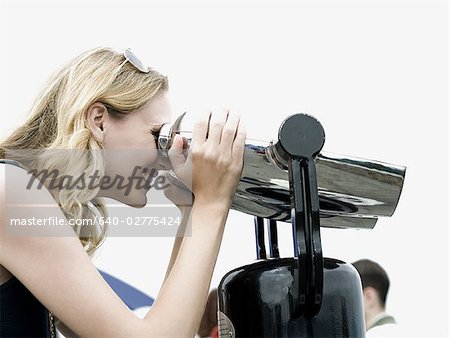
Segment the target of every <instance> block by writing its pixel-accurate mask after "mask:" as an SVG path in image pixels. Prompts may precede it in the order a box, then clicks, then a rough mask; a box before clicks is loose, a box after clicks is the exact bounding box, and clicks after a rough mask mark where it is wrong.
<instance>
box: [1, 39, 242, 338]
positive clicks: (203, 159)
mask: <svg viewBox="0 0 450 338" xmlns="http://www.w3.org/2000/svg"><path fill="white" fill-rule="evenodd" d="M167 91H168V82H167V78H166V77H164V76H162V75H161V74H159V73H158V72H157V71H155V70H153V69H147V68H145V67H144V68H143V67H142V65H141V64H139V62H138V60H135V59H133V58H132V57H130V55H128V56H127V55H126V54H124V53H119V52H116V51H113V50H111V49H108V48H97V49H94V50H91V51H88V52H86V53H84V54H82V55H80V56H79V57H77V58H75V59H74V60H73V61H71V62H70V63H69V64H67V65H66V66H65V67H63V68H62V69H61V70H60V71H59V72H57V73H56V74H55V75H53V77H52V78H51V79H50V80H49V82H48V83H47V84H46V86H45V88H44V89H43V91H42V92H41V94H40V95H39V97H38V99H37V100H36V102H35V104H34V106H33V107H32V110H31V114H30V117H29V119H28V120H27V121H26V122H25V124H24V125H23V126H21V127H20V128H18V129H17V130H16V131H15V132H14V133H13V134H12V135H11V136H9V137H8V138H7V139H6V140H5V141H4V142H3V143H1V144H0V159H1V158H7V159H8V158H12V157H13V158H14V159H15V160H17V162H8V163H6V164H0V170H1V171H0V284H1V285H0V291H1V297H2V298H1V299H0V301H1V302H2V303H1V304H0V306H2V311H1V313H2V317H1V322H0V324H1V328H0V333H1V334H3V335H10V336H14V335H16V336H18V335H22V336H26V335H28V336H39V335H43V336H45V335H46V334H47V333H48V332H51V331H53V329H52V325H51V324H52V321H50V325H49V327H48V328H47V325H48V321H47V317H46V315H47V314H48V315H49V316H50V317H52V315H53V316H54V317H55V318H57V319H58V320H57V323H58V328H59V329H60V330H61V332H62V333H63V334H64V335H65V336H67V337H71V336H80V337H96V338H97V337H164V336H165V337H193V336H194V335H195V333H196V332H197V329H198V326H199V323H200V319H201V316H202V313H203V310H204V308H205V304H206V299H207V296H208V290H209V284H210V280H211V275H212V273H213V269H214V265H215V261H216V258H217V255H218V251H219V247H220V243H221V239H222V234H223V230H224V225H225V221H226V218H227V214H228V211H229V208H230V205H231V200H232V196H233V195H234V192H235V189H236V186H237V183H238V181H239V177H240V174H241V171H242V161H243V151H244V141H245V137H246V132H245V129H244V127H243V125H242V123H240V121H239V116H238V115H236V114H232V113H229V112H225V113H222V114H216V113H214V114H212V113H208V114H206V116H205V118H204V119H203V120H201V121H199V122H197V123H196V125H195V127H194V131H193V140H192V144H191V150H190V152H189V155H188V156H187V158H185V156H184V155H183V153H182V150H183V140H182V139H181V137H177V138H176V139H175V140H174V142H173V145H172V148H171V150H170V152H169V158H170V161H171V165H172V167H173V170H174V172H175V173H176V174H177V176H178V177H179V178H180V179H181V181H182V182H183V183H185V185H187V186H188V187H190V188H191V190H192V193H193V195H194V203H193V205H192V208H190V209H184V212H183V221H182V224H186V222H187V221H188V220H190V221H191V226H192V236H190V237H185V238H178V239H177V240H175V244H174V248H173V251H172V256H171V259H170V263H169V267H168V269H167V273H166V278H165V280H164V283H163V285H162V287H161V290H160V292H159V295H158V297H157V299H156V301H155V303H154V305H153V306H152V308H151V309H150V311H149V312H148V314H147V315H146V316H145V318H143V319H140V318H138V317H137V316H135V315H134V313H133V312H131V311H130V310H129V309H128V308H127V307H126V306H125V304H124V303H123V302H122V301H121V300H120V298H119V297H118V296H117V295H116V294H115V293H114V292H113V291H112V290H111V288H110V287H109V286H108V285H107V284H106V283H105V281H104V280H103V279H102V277H101V276H100V274H99V273H98V272H97V270H96V268H95V266H94V265H93V264H92V263H91V260H90V256H92V254H93V252H94V251H95V249H96V248H98V246H99V245H100V243H101V242H102V239H103V238H104V235H105V233H106V230H107V229H106V227H105V226H104V224H100V225H102V226H100V227H97V228H90V229H89V230H88V231H83V230H84V229H82V228H80V227H79V226H73V227H71V226H70V225H68V224H67V223H66V224H67V225H65V227H66V228H65V229H64V230H65V231H68V232H70V233H71V234H72V235H73V236H64V237H61V236H59V237H56V236H43V235H42V234H41V235H39V236H18V235H14V234H11V229H10V223H8V224H7V221H8V219H9V218H10V210H13V207H9V205H15V204H20V202H22V201H23V200H24V199H26V201H27V202H28V203H30V204H31V205H32V204H33V201H34V202H35V203H39V204H40V205H46V206H50V207H48V208H43V207H42V208H32V207H29V208H21V209H19V210H20V217H21V218H28V219H31V218H33V217H35V218H36V217H46V218H50V217H54V218H65V219H66V220H68V221H69V220H76V219H81V218H83V219H84V218H86V219H94V218H95V217H96V215H97V217H98V214H101V215H102V216H106V209H105V206H104V205H103V202H102V197H111V198H114V199H116V200H119V201H120V202H122V203H125V204H128V205H132V206H137V207H142V206H144V205H145V204H146V202H147V200H146V193H147V190H148V186H146V188H145V189H137V188H133V189H132V190H130V191H128V192H127V193H126V192H124V191H123V189H119V188H118V187H115V186H111V185H110V186H109V187H108V188H107V189H106V188H103V186H102V185H101V184H98V185H97V186H95V188H92V189H89V188H87V187H84V188H82V189H65V188H64V187H63V186H62V185H60V184H59V185H58V184H52V183H54V182H52V181H58V180H60V179H61V177H63V176H64V175H66V176H67V175H71V176H72V177H79V176H80V175H82V174H83V173H85V174H89V175H90V177H92V176H94V177H96V179H97V180H98V181H99V182H101V180H102V179H103V178H105V177H117V176H122V177H127V176H130V175H131V170H133V168H137V167H138V168H145V169H147V171H146V172H148V170H149V169H155V168H156V169H158V154H157V153H156V149H157V145H156V143H155V135H157V133H158V130H159V128H160V127H161V125H162V124H164V123H167V122H169V121H170V119H171V111H170V103H169V98H168V94H167ZM29 149H40V150H43V151H38V152H37V155H36V154H34V153H32V154H34V155H30V153H29V152H26V155H22V153H21V152H20V151H19V150H29ZM60 149H69V150H71V152H70V153H69V154H70V155H67V152H63V155H61V154H60V153H58V151H59V150H60ZM123 149H127V150H136V152H134V151H129V152H126V153H124V152H121V150H123ZM53 150H54V151H53ZM142 150H148V152H146V153H145V152H144V153H143V152H142ZM100 153H101V154H106V155H105V156H101V155H100ZM64 154H65V155H64ZM117 154H122V155H121V156H118V155H117ZM137 154H138V155H137ZM143 154H145V155H144V156H143ZM124 156H126V158H124ZM17 163H19V164H20V166H21V167H23V168H25V169H26V170H24V169H22V168H20V167H18V166H14V165H10V164H17ZM44 169H51V170H54V169H56V170H57V171H58V173H59V175H58V176H52V179H50V180H48V179H47V180H43V184H44V186H45V187H46V188H47V189H39V187H37V185H33V186H32V187H31V188H30V186H29V182H30V181H32V180H33V177H32V176H31V175H32V173H34V175H35V176H36V173H37V172H39V170H41V171H42V170H44ZM30 170H35V171H34V172H33V171H32V173H31V174H30ZM6 171H7V175H6V178H5V172H6ZM146 172H144V173H142V177H144V175H145V174H146ZM95 173H97V174H98V175H97V176H95V175H94V174H95ZM211 173H214V175H211ZM147 175H148V174H147ZM85 177H87V176H85ZM206 177H207V180H206V179H205V178H206ZM10 179H14V185H13V186H11V184H8V182H9V180H10ZM57 183H58V182H57ZM59 183H61V182H59ZM27 185H28V186H27ZM81 186H82V185H81ZM171 189H172V190H173V189H174V188H173V187H172V188H171ZM168 195H169V197H170V196H175V195H177V194H174V193H173V191H172V192H171V193H170V194H168ZM6 204H8V206H6ZM186 210H188V211H186ZM189 211H190V212H189ZM97 225H98V224H97ZM152 260H153V258H150V259H149V262H148V265H151V264H152ZM192 271H195V273H192ZM5 285H6V287H5ZM27 292H29V294H26V293H27ZM11 297H16V299H13V300H12V301H11ZM19 301H20V302H19ZM46 309H48V311H49V312H47V310H46ZM30 330H31V331H30ZM33 330H34V331H33Z"/></svg>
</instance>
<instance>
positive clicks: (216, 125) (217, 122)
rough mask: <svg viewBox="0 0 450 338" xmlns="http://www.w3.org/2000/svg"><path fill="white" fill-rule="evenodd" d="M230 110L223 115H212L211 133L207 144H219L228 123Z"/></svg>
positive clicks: (209, 132)
mask: <svg viewBox="0 0 450 338" xmlns="http://www.w3.org/2000/svg"><path fill="white" fill-rule="evenodd" d="M228 113H229V110H228V109H225V111H223V112H221V113H214V114H212V115H211V120H210V122H209V131H208V138H207V142H208V143H212V144H219V143H220V139H221V137H222V130H223V127H224V125H225V123H226V121H227V118H228Z"/></svg>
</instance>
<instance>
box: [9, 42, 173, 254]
mask: <svg viewBox="0 0 450 338" xmlns="http://www.w3.org/2000/svg"><path fill="white" fill-rule="evenodd" d="M167 90H168V79H167V77H166V76H163V75H161V74H160V73H158V72H157V71H156V70H154V69H151V70H150V72H149V73H143V72H141V71H139V70H138V69H136V68H135V67H134V66H133V65H132V64H130V62H128V61H127V60H126V59H125V57H124V56H123V54H122V53H120V52H117V51H114V50H113V49H110V48H104V47H100V48H95V49H92V50H89V51H87V52H85V53H83V54H81V55H80V56H78V57H76V58H75V59H73V60H72V61H70V62H69V63H68V64H67V65H65V66H64V67H62V68H61V69H60V70H59V71H57V72H56V73H55V74H53V75H52V76H51V77H50V79H49V80H48V82H47V83H46V84H45V86H44V88H43V90H42V91H41V93H40V94H39V96H38V97H37V99H36V101H35V102H34V104H33V106H32V108H31V111H30V114H29V117H28V119H27V121H26V122H25V123H24V124H23V125H22V126H20V127H19V128H18V129H16V130H15V131H14V132H13V133H12V134H11V135H10V136H9V137H8V138H7V139H6V140H5V141H3V142H2V143H0V158H7V156H8V158H11V157H14V154H17V153H18V152H17V150H32V149H34V150H38V149H39V150H53V149H54V150H58V149H59V150H63V149H70V150H81V151H72V152H71V155H70V156H69V158H67V157H64V156H62V157H59V156H56V157H55V156H52V155H51V154H52V152H50V153H45V152H44V155H43V156H42V155H41V156H40V157H39V158H38V159H37V158H35V159H34V160H28V163H24V162H27V161H26V160H24V159H20V155H17V158H12V159H15V160H18V161H19V162H21V163H22V164H24V165H25V166H26V167H28V168H30V167H31V168H33V169H43V168H44V169H46V170H49V171H50V170H52V169H57V170H58V172H59V173H60V174H61V175H62V176H64V175H73V176H72V177H79V176H80V175H82V174H83V173H85V174H86V175H91V174H94V173H96V172H97V173H98V174H99V175H100V176H102V175H103V174H104V173H105V168H104V162H103V158H102V156H101V155H100V151H99V150H101V149H103V145H102V144H101V143H99V142H98V141H97V140H96V139H95V138H94V137H93V134H92V132H91V130H90V129H89V127H88V121H87V111H88V109H89V107H90V105H91V104H92V103H94V102H102V103H104V104H105V105H106V106H108V107H110V108H112V109H109V110H108V112H109V113H110V114H111V115H112V116H113V117H115V118H122V117H124V116H125V115H126V114H130V113H131V112H133V111H134V110H136V109H138V108H140V107H142V106H143V105H145V104H146V103H147V102H149V101H150V100H152V99H154V98H156V97H157V96H159V95H161V94H163V93H164V92H166V91H167ZM45 154H48V155H45ZM98 189H99V188H97V189H92V190H88V189H84V190H80V189H73V190H70V191H67V190H61V191H58V192H55V191H53V193H52V191H50V192H51V193H52V195H53V197H54V198H55V200H56V201H57V202H58V204H59V206H60V208H61V210H62V212H63V213H64V214H65V216H66V217H68V218H72V219H77V218H78V219H79V218H86V217H87V218H91V219H94V218H95V212H94V210H92V207H89V205H90V203H92V204H94V205H95V206H96V207H97V209H98V211H99V212H100V213H101V214H102V216H106V214H107V212H106V208H105V205H104V202H103V201H102V199H101V198H98V197H95V196H96V195H97V193H98ZM74 230H75V232H76V233H77V235H78V237H79V239H80V241H81V243H82V244H83V246H84V248H85V250H86V252H87V253H88V254H89V255H90V256H92V254H93V253H94V251H95V250H96V249H97V248H98V247H99V246H100V245H101V243H102V242H103V240H104V238H105V236H106V231H107V227H106V225H105V224H103V225H102V226H100V227H99V228H98V229H97V230H96V231H93V230H92V229H91V230H90V231H89V233H88V234H85V233H83V234H81V228H79V227H77V226H74Z"/></svg>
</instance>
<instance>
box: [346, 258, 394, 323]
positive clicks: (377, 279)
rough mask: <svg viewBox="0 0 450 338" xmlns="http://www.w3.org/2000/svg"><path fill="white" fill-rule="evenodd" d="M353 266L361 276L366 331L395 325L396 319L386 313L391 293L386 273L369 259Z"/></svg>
mask: <svg viewBox="0 0 450 338" xmlns="http://www.w3.org/2000/svg"><path fill="white" fill-rule="evenodd" d="M352 264H353V266H354V267H355V268H356V270H357V271H358V273H359V275H360V276H361V283H362V287H363V298H364V318H365V322H366V331H371V330H372V329H373V328H375V327H378V326H384V325H388V324H389V325H395V324H396V321H395V319H394V317H392V316H391V315H388V314H387V313H386V311H385V308H386V298H387V294H388V291H389V277H388V275H387V273H386V271H385V270H384V269H383V268H382V267H381V266H380V265H379V264H378V263H375V262H373V261H371V260H368V259H361V260H358V261H356V262H354V263H352Z"/></svg>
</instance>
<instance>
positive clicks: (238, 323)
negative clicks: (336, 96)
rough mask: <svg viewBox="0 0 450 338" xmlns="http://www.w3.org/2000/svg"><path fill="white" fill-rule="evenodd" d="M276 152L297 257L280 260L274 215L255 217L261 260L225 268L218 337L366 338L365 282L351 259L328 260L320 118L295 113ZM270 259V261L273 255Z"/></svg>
mask: <svg viewBox="0 0 450 338" xmlns="http://www.w3.org/2000/svg"><path fill="white" fill-rule="evenodd" d="M278 138H279V140H278V142H277V143H276V144H275V146H274V148H273V150H274V151H275V152H276V153H277V158H278V160H279V161H281V162H283V164H284V165H285V167H286V168H287V169H288V172H289V191H290V198H291V223H292V228H293V235H294V253H295V257H293V258H280V257H279V252H278V240H277V223H276V220H273V219H266V223H267V228H268V233H269V245H270V248H269V254H268V253H267V252H266V249H265V241H264V218H262V217H258V216H255V234H256V246H257V258H258V259H260V260H259V261H258V262H256V263H253V264H250V265H247V266H243V267H240V268H237V269H235V270H233V271H230V272H229V273H227V274H226V275H225V276H224V277H223V279H222V281H221V283H220V285H219V288H218V307H219V309H218V320H219V337H220V338H225V337H227V338H232V337H355V338H356V337H357V338H361V337H365V324H364V307H363V298H362V287H361V281H360V277H359V275H358V273H357V271H356V270H355V269H354V268H353V266H351V265H350V264H347V263H344V262H342V261H339V260H336V259H331V258H325V259H324V258H323V256H322V244H321V239H320V202H319V195H318V186H317V175H316V164H315V157H316V156H317V155H318V154H319V152H320V151H321V149H322V147H323V145H324V142H325V133H324V130H323V128H322V126H321V124H320V123H319V121H317V120H316V119H315V118H313V117H311V116H309V115H304V114H297V115H293V116H291V117H289V118H288V119H286V120H285V121H284V122H283V124H282V125H281V127H280V129H279V134H278ZM267 258H270V259H267Z"/></svg>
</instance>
